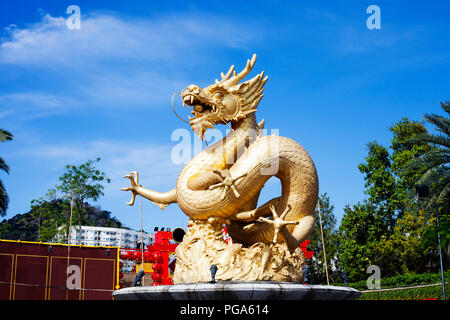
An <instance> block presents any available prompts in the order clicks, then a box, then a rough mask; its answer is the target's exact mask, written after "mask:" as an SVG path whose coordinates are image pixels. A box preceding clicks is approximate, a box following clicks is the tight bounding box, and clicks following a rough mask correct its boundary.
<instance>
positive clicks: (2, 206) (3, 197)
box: [0, 180, 9, 217]
mask: <svg viewBox="0 0 450 320" xmlns="http://www.w3.org/2000/svg"><path fill="white" fill-rule="evenodd" d="M8 202H9V198H8V194H7V193H6V191H5V188H4V187H3V183H2V181H1V180H0V217H1V216H4V215H6V209H7V208H8Z"/></svg>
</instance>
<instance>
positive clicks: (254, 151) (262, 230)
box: [121, 55, 318, 283]
mask: <svg viewBox="0 0 450 320" xmlns="http://www.w3.org/2000/svg"><path fill="white" fill-rule="evenodd" d="M255 61H256V55H253V56H252V58H251V59H250V60H247V64H246V66H245V68H244V69H243V70H242V71H241V72H239V73H236V71H235V70H234V66H231V67H230V69H229V70H228V72H227V73H226V74H223V73H221V80H217V79H216V81H215V83H214V84H212V85H209V86H207V87H205V88H201V87H199V86H197V85H194V84H192V85H189V86H188V87H187V88H185V89H184V90H183V91H182V92H181V99H182V101H183V105H184V106H187V107H189V108H191V109H192V111H191V113H192V114H193V117H189V120H190V121H189V124H190V126H191V127H192V129H193V131H194V132H195V133H196V134H198V135H199V136H200V138H202V139H203V137H204V134H205V132H206V130H207V129H208V128H213V127H214V125H217V124H226V125H228V126H231V127H230V128H231V129H232V130H230V132H229V133H228V135H227V136H226V137H225V138H223V139H222V140H220V141H217V142H216V143H214V144H213V145H211V146H208V147H206V148H205V149H204V150H203V151H202V152H200V153H198V154H197V155H195V156H194V157H193V158H192V159H191V160H190V161H189V162H188V163H187V164H186V166H185V167H184V168H183V169H182V171H181V173H180V174H179V176H178V180H177V184H176V187H175V188H174V189H172V190H170V191H168V192H157V191H153V190H149V189H146V188H144V187H142V186H141V185H140V184H139V178H138V173H137V172H136V171H133V172H131V173H130V174H128V175H126V176H125V177H126V178H128V179H130V181H131V186H130V187H126V188H122V189H121V190H124V191H131V192H132V199H131V201H130V202H128V204H129V205H133V204H134V201H135V197H136V195H140V196H142V197H145V198H146V199H148V200H150V201H152V202H153V203H155V204H156V205H158V206H159V207H161V209H164V208H165V207H166V206H167V205H169V204H171V203H177V204H178V206H179V207H180V208H181V210H182V211H183V212H184V213H185V214H186V215H187V216H188V217H189V218H190V219H189V226H188V229H187V231H186V235H185V236H184V239H183V242H182V243H181V244H180V245H179V246H178V247H177V250H176V257H177V266H176V268H175V274H174V277H173V280H174V283H186V282H200V281H208V279H209V278H210V273H209V268H210V266H211V265H212V264H216V265H217V267H218V271H217V274H216V279H218V280H241V281H257V280H272V281H295V282H298V281H302V279H303V273H302V270H301V267H302V265H303V264H304V263H305V258H304V255H303V252H302V251H301V250H300V249H299V245H300V244H301V243H302V242H303V241H304V240H306V239H307V238H308V237H309V236H310V234H311V232H312V231H313V227H314V216H313V214H314V209H315V206H316V203H317V197H318V177H317V172H316V168H315V166H314V163H313V161H312V160H311V158H310V156H309V154H308V153H307V152H306V150H305V149H304V148H303V147H302V146H301V145H300V144H298V143H297V142H295V141H294V140H292V139H289V138H286V137H281V136H277V135H262V131H263V126H264V120H263V121H261V122H260V123H257V121H256V115H255V113H256V111H257V107H258V104H259V102H260V100H261V98H262V97H263V91H264V85H265V83H266V82H267V79H268V77H267V76H264V71H263V72H261V73H260V74H258V75H256V76H255V77H253V78H252V79H250V80H247V81H245V82H241V80H243V79H244V78H245V77H246V76H247V74H248V73H249V72H250V71H251V70H252V68H253V66H254V64H255ZM273 176H275V177H277V178H278V179H279V180H280V182H281V196H280V197H276V198H274V199H272V200H270V201H268V202H267V203H265V204H263V205H262V206H259V207H258V206H257V204H258V198H259V195H260V192H261V189H262V188H263V186H264V184H265V183H266V182H267V180H268V179H270V178H271V177H273ZM223 225H226V227H227V230H228V232H229V235H230V237H231V239H232V242H228V243H227V242H225V240H224V239H223V235H222V226H223Z"/></svg>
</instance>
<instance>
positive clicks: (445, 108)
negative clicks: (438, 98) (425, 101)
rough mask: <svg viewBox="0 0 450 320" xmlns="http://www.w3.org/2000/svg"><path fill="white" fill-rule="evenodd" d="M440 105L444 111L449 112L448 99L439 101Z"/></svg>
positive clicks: (449, 104) (449, 103)
mask: <svg viewBox="0 0 450 320" xmlns="http://www.w3.org/2000/svg"><path fill="white" fill-rule="evenodd" d="M440 105H441V107H442V109H444V111H445V112H447V113H449V114H450V101H447V102H441V103H440Z"/></svg>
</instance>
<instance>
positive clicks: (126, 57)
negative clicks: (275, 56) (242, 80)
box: [0, 13, 260, 121]
mask: <svg viewBox="0 0 450 320" xmlns="http://www.w3.org/2000/svg"><path fill="white" fill-rule="evenodd" d="M212 26H213V27H212ZM242 29H245V32H242ZM5 30H6V32H7V34H8V37H7V38H6V39H3V40H2V41H1V42H0V70H1V67H2V65H3V66H14V67H18V68H19V69H18V71H19V70H20V71H19V73H18V74H20V77H21V78H24V79H26V80H27V81H33V82H32V83H35V84H36V85H35V87H31V88H30V87H28V88H27V90H26V91H25V90H24V89H22V88H21V87H20V86H19V87H18V88H16V89H15V91H14V92H2V93H1V94H0V104H1V105H4V106H9V107H10V109H11V108H14V109H15V110H16V111H17V112H20V113H22V114H24V115H25V116H24V117H22V118H21V120H25V121H26V120H28V119H30V118H35V117H42V116H47V115H49V114H54V113H61V112H74V111H79V110H80V109H82V108H92V107H95V108H130V107H131V108H142V107H144V108H149V107H155V106H158V103H159V105H161V103H164V104H165V105H166V103H169V102H170V97H171V96H172V94H173V93H174V92H175V91H178V90H181V89H182V88H183V87H184V86H186V85H187V84H188V81H190V80H186V79H187V78H188V76H187V75H188V72H189V70H192V69H193V68H195V67H194V66H196V65H204V63H205V61H206V60H207V59H211V57H212V56H211V54H210V51H209V50H211V49H218V48H235V47H239V48H240V49H243V48H245V46H246V45H248V44H250V43H252V42H253V41H257V40H255V39H257V38H258V37H257V36H256V35H257V34H260V32H257V31H256V28H255V27H253V26H250V25H246V26H243V25H242V24H240V23H236V22H235V21H232V20H227V19H224V18H223V17H219V16H216V15H213V14H208V13H197V14H193V13H191V14H172V15H161V16H158V17H155V18H152V19H142V18H136V17H119V16H116V15H113V14H110V13H108V14H106V13H89V14H86V15H82V24H81V29H79V30H77V29H74V30H71V29H68V28H67V26H66V20H65V18H63V17H53V16H51V15H49V14H45V15H43V17H42V20H41V21H39V22H36V23H34V24H31V25H28V26H25V27H17V26H14V27H13V28H12V27H8V28H6V29H5ZM28 69H30V70H33V72H32V73H27V70H28ZM36 70H38V72H37V73H36ZM175 70H176V71H175ZM27 77H33V79H28V78H27ZM191 77H192V75H189V78H191ZM18 80H19V81H20V79H14V81H15V83H18ZM211 80H213V79H211ZM17 112H16V113H7V114H2V116H3V117H5V118H6V117H8V116H9V117H12V116H14V114H18V113H17Z"/></svg>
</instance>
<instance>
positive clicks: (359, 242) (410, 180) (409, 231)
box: [339, 118, 432, 280]
mask: <svg viewBox="0 0 450 320" xmlns="http://www.w3.org/2000/svg"><path fill="white" fill-rule="evenodd" d="M389 129H390V131H391V132H392V139H391V145H390V146H389V148H385V147H383V146H381V145H380V144H378V143H377V142H375V141H374V142H370V143H369V144H368V149H369V150H368V155H367V157H366V158H365V162H364V163H361V164H360V165H358V169H359V170H360V172H361V173H363V174H364V180H365V187H366V190H365V191H364V192H365V193H366V194H367V195H368V198H367V199H366V200H365V201H364V202H363V203H362V204H360V203H358V204H357V205H354V206H352V207H347V208H346V209H345V210H344V217H343V220H342V223H341V226H340V228H339V233H340V237H341V240H340V248H339V257H340V263H341V264H342V265H343V266H345V268H344V270H345V271H346V272H347V274H349V276H350V275H351V276H352V278H353V279H357V278H358V277H361V279H364V278H366V277H367V275H366V274H365V270H366V268H367V266H369V265H370V264H376V265H378V266H379V267H380V268H381V270H382V272H383V275H384V276H387V275H394V274H397V273H403V272H409V271H415V272H422V271H423V270H424V268H425V266H426V264H427V261H429V260H430V257H429V255H430V253H432V250H430V247H429V246H423V245H422V243H421V241H420V239H421V234H422V232H423V230H424V228H425V227H426V226H427V225H429V222H428V220H427V219H426V216H425V215H424V211H423V210H420V209H421V208H420V207H419V206H418V205H417V203H416V202H415V201H410V196H409V195H410V193H411V192H412V189H414V185H415V179H417V177H419V176H420V175H421V174H423V172H425V168H424V166H423V165H418V166H417V167H415V168H412V169H410V170H408V171H405V170H404V167H405V165H406V163H408V162H409V161H411V160H412V159H419V158H420V157H422V156H423V155H426V154H427V153H428V152H430V150H431V148H430V146H429V144H428V143H426V142H423V141H421V142H419V141H415V142H413V141H411V140H410V139H411V137H413V136H416V135H418V134H424V133H426V132H427V131H426V128H425V127H424V125H423V124H421V123H419V122H415V121H410V120H408V119H407V118H403V119H401V120H400V121H399V122H397V123H396V124H394V125H393V126H392V127H390V128H389ZM368 223H370V224H372V226H369V225H368ZM355 228H360V230H356V229H355ZM353 246H358V248H354V247H353ZM419 262H420V263H419ZM350 269H352V270H353V272H350V273H349V272H348V270H350ZM361 279H360V280H361Z"/></svg>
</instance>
